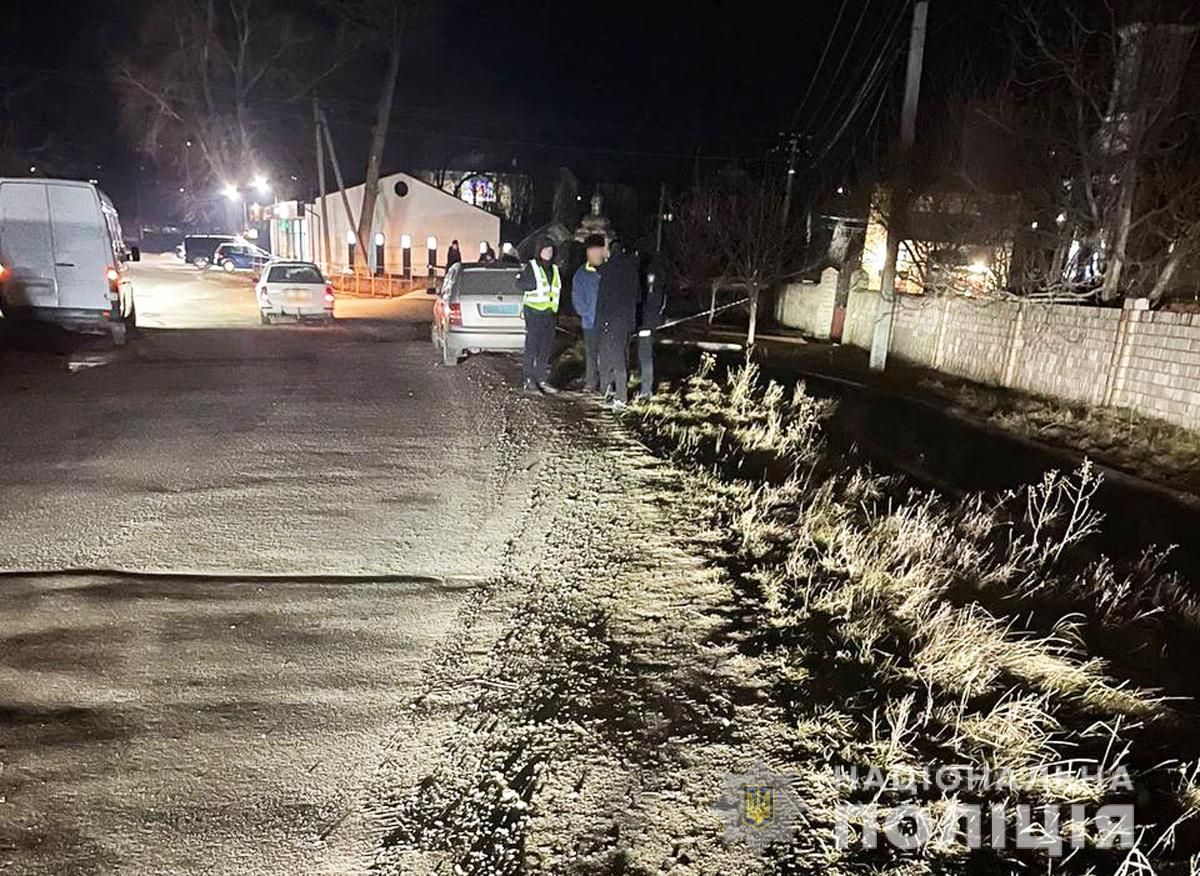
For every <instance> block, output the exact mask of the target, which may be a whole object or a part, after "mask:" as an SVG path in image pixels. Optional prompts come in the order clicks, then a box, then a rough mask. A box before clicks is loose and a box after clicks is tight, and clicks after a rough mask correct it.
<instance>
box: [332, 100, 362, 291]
mask: <svg viewBox="0 0 1200 876" xmlns="http://www.w3.org/2000/svg"><path fill="white" fill-rule="evenodd" d="M321 129H322V130H323V131H324V132H325V145H326V146H328V147H329V160H330V161H331V162H332V163H333V178H334V179H335V180H337V186H338V193H339V194H341V196H342V207H343V208H344V209H345V211H346V222H348V223H349V225H350V230H351V231H352V232H353V233H354V237H355V239H356V240H357V241H358V257H359V258H364V259H365V258H366V251H367V244H366V241H364V240H363V239H362V237H361V236H360V235H359V233H358V222H356V221H355V219H354V211H353V210H351V209H350V196H349V195H347V194H346V183H345V181H344V180H343V179H342V165H341V163H340V162H339V161H338V157H337V150H336V149H334V148H333V136H332V135H331V134H330V133H329V117H328V116H326V115H325V110H321ZM350 267H351V268H352V269H353V268H354V265H350Z"/></svg>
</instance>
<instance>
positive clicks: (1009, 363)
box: [1000, 304, 1025, 386]
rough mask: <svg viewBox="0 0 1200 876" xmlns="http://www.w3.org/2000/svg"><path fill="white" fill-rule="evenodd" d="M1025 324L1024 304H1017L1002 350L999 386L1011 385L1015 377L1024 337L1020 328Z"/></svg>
mask: <svg viewBox="0 0 1200 876" xmlns="http://www.w3.org/2000/svg"><path fill="white" fill-rule="evenodd" d="M1024 325H1025V305H1024V304H1018V305H1017V316H1016V319H1013V320H1012V321H1011V324H1010V325H1009V329H1008V344H1007V346H1006V347H1005V350H1004V371H1003V372H1002V373H1001V375H1000V385H1001V386H1012V385H1013V381H1014V380H1016V377H1017V360H1018V359H1019V358H1020V355H1021V348H1022V347H1024V346H1025V338H1024V337H1023V336H1022V334H1021V329H1022V328H1023V326H1024Z"/></svg>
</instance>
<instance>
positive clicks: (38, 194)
mask: <svg viewBox="0 0 1200 876" xmlns="http://www.w3.org/2000/svg"><path fill="white" fill-rule="evenodd" d="M139 257H140V254H139V252H138V250H137V248H136V247H133V248H130V247H126V246H125V242H124V241H123V240H122V239H121V223H120V221H119V220H118V218H117V211H116V209H115V208H114V207H113V204H112V201H110V200H109V199H108V196H107V195H105V194H104V192H102V191H100V189H98V188H97V187H96V186H94V185H92V184H91V183H86V182H76V181H74V180H65V179H0V311H2V312H3V314H4V317H5V318H6V319H34V320H39V321H42V322H51V323H55V324H57V325H61V326H63V327H64V328H68V329H72V330H76V331H86V332H107V333H109V334H111V335H112V339H113V342H114V343H116V344H123V343H125V335H126V331H127V330H128V329H129V328H131V327H132V326H133V325H134V323H135V320H136V315H135V311H134V301H133V287H132V285H131V283H130V282H129V277H128V275H127V273H126V270H125V263H126V262H130V261H137V260H138V258H139Z"/></svg>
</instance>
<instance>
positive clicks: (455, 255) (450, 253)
mask: <svg viewBox="0 0 1200 876" xmlns="http://www.w3.org/2000/svg"><path fill="white" fill-rule="evenodd" d="M461 261H462V253H461V252H460V251H459V249H458V241H457V240H452V241H450V248H449V249H448V250H446V267H447V268H448V267H450V266H451V265H457V264H458V263H459V262H461Z"/></svg>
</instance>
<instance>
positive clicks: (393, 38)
mask: <svg viewBox="0 0 1200 876" xmlns="http://www.w3.org/2000/svg"><path fill="white" fill-rule="evenodd" d="M325 5H326V6H327V7H328V8H329V10H330V11H331V12H333V13H334V14H335V15H337V16H338V17H339V18H341V20H342V21H343V22H345V23H346V24H348V25H349V26H350V27H351V29H352V30H353V31H354V32H355V33H357V34H358V36H359V38H360V39H361V41H362V42H363V43H364V44H367V45H374V46H377V47H379V48H381V49H383V50H384V51H385V52H386V53H387V63H386V66H385V69H384V73H383V79H382V80H381V82H380V88H379V99H378V101H377V102H376V105H375V122H374V124H373V125H372V128H371V145H370V148H369V150H368V152H367V165H366V173H365V175H364V182H363V197H362V204H361V206H360V209H359V212H358V229H357V231H356V234H357V237H358V246H357V247H356V251H357V252H359V253H363V254H364V257H365V254H366V253H367V252H369V250H368V249H367V241H368V240H369V239H370V236H371V226H372V223H373V221H374V218H375V202H376V201H377V200H378V198H379V176H380V172H381V166H382V164H383V151H384V148H385V147H386V146H387V134H388V127H389V126H390V125H391V119H392V105H393V104H394V103H395V98H396V79H397V78H398V77H399V75H400V61H401V59H402V57H403V54H404V51H405V49H406V48H407V46H408V44H409V42H410V41H411V39H412V38H413V36H414V34H415V32H417V30H418V28H419V27H421V26H423V25H427V24H428V23H429V21H430V19H431V16H432V13H433V11H434V9H435V8H436V7H435V5H434V4H433V3H432V2H430V0H325Z"/></svg>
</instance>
